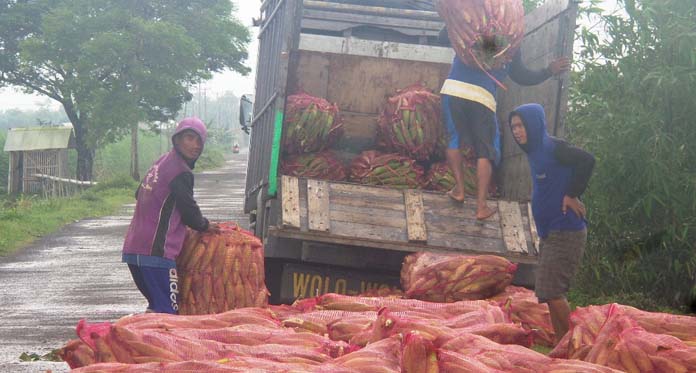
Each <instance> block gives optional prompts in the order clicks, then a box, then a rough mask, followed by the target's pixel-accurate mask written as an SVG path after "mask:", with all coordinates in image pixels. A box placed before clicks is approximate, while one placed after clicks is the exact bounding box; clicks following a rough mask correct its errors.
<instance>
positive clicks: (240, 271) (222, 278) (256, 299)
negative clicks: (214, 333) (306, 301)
mask: <svg viewBox="0 0 696 373" xmlns="http://www.w3.org/2000/svg"><path fill="white" fill-rule="evenodd" d="M177 268H178V273H179V297H180V298H179V314H182V315H197V314H209V313H219V312H224V311H228V310H231V309H234V308H242V307H264V306H266V305H267V304H268V294H269V292H268V290H267V289H266V283H265V272H264V256H263V244H261V241H260V240H259V239H258V238H257V237H255V236H253V235H252V234H251V233H250V232H245V231H244V230H242V229H240V228H239V227H238V226H236V225H232V224H225V223H222V224H220V232H218V233H211V232H205V233H199V232H196V231H192V230H189V231H188V232H187V237H186V240H185V241H184V247H183V249H182V251H181V254H180V255H179V257H178V258H177Z"/></svg>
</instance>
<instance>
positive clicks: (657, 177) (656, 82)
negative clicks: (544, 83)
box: [568, 0, 696, 306]
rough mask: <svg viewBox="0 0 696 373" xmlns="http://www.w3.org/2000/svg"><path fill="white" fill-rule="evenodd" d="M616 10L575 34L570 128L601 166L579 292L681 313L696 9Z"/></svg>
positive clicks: (693, 159) (687, 4) (673, 4)
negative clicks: (639, 300) (653, 303)
mask: <svg viewBox="0 0 696 373" xmlns="http://www.w3.org/2000/svg"><path fill="white" fill-rule="evenodd" d="M622 3H623V5H624V6H625V8H624V9H625V11H626V14H625V15H624V14H611V15H603V16H601V17H600V18H599V22H597V23H596V26H595V28H594V29H584V30H582V31H581V33H580V34H579V36H580V39H581V41H582V45H583V49H582V51H581V52H580V56H579V57H580V59H579V60H580V61H579V62H580V63H579V66H580V67H581V70H580V71H579V73H578V74H577V76H576V78H577V79H575V82H574V87H573V89H572V91H571V110H570V113H569V118H568V122H569V123H568V127H569V129H570V133H571V135H572V137H573V140H574V142H577V143H580V144H583V146H584V147H585V148H587V149H589V150H590V151H592V152H593V153H594V154H595V157H596V158H597V160H598V162H597V167H596V171H595V175H594V176H593V178H592V182H591V186H590V188H589V190H588V193H587V196H586V197H587V204H588V211H589V214H590V215H589V220H590V223H591V229H590V234H591V240H590V243H591V244H590V246H589V247H588V253H587V255H586V265H585V271H584V273H585V276H586V277H587V278H586V279H585V280H584V281H579V282H578V283H579V284H587V286H586V290H588V291H591V292H593V293H594V294H593V295H607V294H620V293H632V294H642V295H644V298H646V299H655V300H659V301H660V302H661V303H662V304H668V305H671V306H675V305H682V306H683V305H684V301H685V300H686V298H687V297H688V295H689V290H690V288H691V287H692V286H693V285H694V281H696V244H695V242H696V214H695V213H694V212H696V198H694V196H696V147H694V146H693V144H694V143H696V131H694V128H695V126H696V106H694V104H693V98H694V97H696V28H694V19H696V3H694V1H693V0H638V1H632V0H625V1H622Z"/></svg>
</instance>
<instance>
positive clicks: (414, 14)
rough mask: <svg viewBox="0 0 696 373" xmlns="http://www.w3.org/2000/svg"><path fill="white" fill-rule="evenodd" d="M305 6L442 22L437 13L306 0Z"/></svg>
mask: <svg viewBox="0 0 696 373" xmlns="http://www.w3.org/2000/svg"><path fill="white" fill-rule="evenodd" d="M304 6H305V8H313V9H323V10H334V11H339V12H346V13H353V14H355V13H362V14H374V15H381V16H391V17H398V18H420V19H430V20H441V18H440V15H438V14H437V12H429V11H426V10H411V9H396V8H385V7H380V6H366V5H352V4H340V3H331V2H326V1H315V0H304Z"/></svg>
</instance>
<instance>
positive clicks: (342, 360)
mask: <svg viewBox="0 0 696 373" xmlns="http://www.w3.org/2000/svg"><path fill="white" fill-rule="evenodd" d="M333 363H334V364H336V365H337V366H339V367H341V368H347V369H352V370H353V371H354V372H380V373H392V372H393V373H400V372H402V370H401V337H400V336H393V337H391V338H386V339H383V340H381V341H378V342H375V343H371V344H370V345H369V346H367V347H365V348H362V349H360V350H358V351H355V352H351V353H349V354H347V355H343V356H341V357H339V358H337V359H334V361H333ZM325 372H337V370H332V369H327V370H325Z"/></svg>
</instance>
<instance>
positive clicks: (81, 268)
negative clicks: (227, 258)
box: [0, 154, 248, 373]
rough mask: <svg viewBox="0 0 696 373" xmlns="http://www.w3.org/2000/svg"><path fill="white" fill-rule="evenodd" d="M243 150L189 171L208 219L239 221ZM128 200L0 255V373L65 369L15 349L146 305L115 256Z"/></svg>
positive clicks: (45, 347)
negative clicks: (219, 164)
mask: <svg viewBox="0 0 696 373" xmlns="http://www.w3.org/2000/svg"><path fill="white" fill-rule="evenodd" d="M245 171H246V154H235V155H234V157H233V158H232V159H230V160H228V161H227V163H226V164H225V166H224V167H223V168H222V169H219V170H215V171H208V172H202V173H199V174H197V175H196V188H195V191H194V193H195V197H196V199H197V200H198V203H199V205H200V206H201V209H202V210H203V214H204V215H205V216H206V217H208V218H209V219H211V220H226V221H229V220H232V221H237V222H239V224H240V225H242V227H246V225H247V223H248V219H247V218H246V216H244V215H243V201H244V199H243V198H244V178H245ZM132 210H133V205H126V206H124V208H123V209H122V211H121V212H120V213H119V214H118V215H117V216H109V217H104V218H98V219H85V220H81V221H78V222H75V223H74V224H70V225H68V226H66V227H64V228H63V229H61V230H60V231H58V232H56V233H55V234H52V235H49V236H46V237H43V238H41V239H40V240H38V241H36V242H35V243H34V244H32V245H31V246H30V247H28V248H26V249H24V250H21V251H20V252H18V253H16V254H14V255H12V256H8V257H0V372H40V371H46V370H51V371H52V372H54V373H55V372H65V371H68V370H69V369H68V366H67V364H65V363H52V362H31V363H22V362H20V361H19V356H20V354H21V353H22V352H25V351H26V352H29V353H37V354H39V355H43V354H45V353H48V352H50V351H51V350H53V349H55V348H59V347H61V346H62V345H63V344H64V343H65V342H66V341H68V340H69V339H72V338H75V325H77V322H78V321H79V320H80V319H82V318H85V319H87V320H90V321H105V320H109V321H113V320H116V319H118V318H120V317H122V316H125V315H128V314H131V313H136V312H142V311H144V310H145V306H146V303H145V301H144V298H143V297H142V296H141V295H140V293H139V292H138V290H137V289H136V287H135V285H134V284H133V281H132V280H131V277H130V273H129V272H128V268H127V267H126V266H125V265H124V264H122V263H121V262H120V259H121V245H122V243H123V238H124V236H125V233H126V230H127V228H128V224H129V222H130V218H131V216H132Z"/></svg>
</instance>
